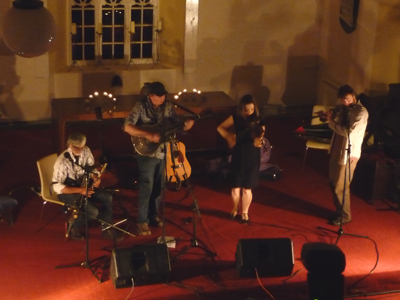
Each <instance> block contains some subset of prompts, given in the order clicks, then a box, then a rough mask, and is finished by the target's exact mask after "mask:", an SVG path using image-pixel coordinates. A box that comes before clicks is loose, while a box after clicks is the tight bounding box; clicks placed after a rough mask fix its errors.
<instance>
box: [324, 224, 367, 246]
mask: <svg viewBox="0 0 400 300" xmlns="http://www.w3.org/2000/svg"><path fill="white" fill-rule="evenodd" d="M317 229H319V230H323V231H329V232H333V233H336V234H337V235H338V237H337V239H336V242H335V245H336V244H337V243H338V241H339V238H340V237H341V236H342V235H347V236H354V237H359V238H366V239H368V236H366V235H360V234H353V233H344V231H343V228H342V226H341V225H340V226H339V229H338V230H337V231H335V230H332V229H328V228H324V227H321V226H317Z"/></svg>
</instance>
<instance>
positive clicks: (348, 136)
mask: <svg viewBox="0 0 400 300" xmlns="http://www.w3.org/2000/svg"><path fill="white" fill-rule="evenodd" d="M344 113H346V114H347V115H346V130H347V148H346V154H347V156H346V168H345V171H344V179H343V194H342V205H341V211H340V224H339V229H338V230H337V231H334V230H332V229H327V228H324V227H321V226H317V228H318V229H320V230H324V231H329V232H333V233H336V234H337V235H338V237H337V239H336V242H335V245H336V244H337V243H338V242H339V239H340V237H341V236H342V235H348V236H355V237H360V238H368V236H365V235H359V234H352V233H345V232H344V230H343V210H344V206H345V202H346V181H347V178H348V180H349V182H351V178H350V175H351V174H350V173H351V171H350V170H351V166H350V164H351V162H350V154H351V150H350V149H351V143H350V117H349V113H350V107H348V108H347V111H345V110H342V114H344ZM341 117H342V118H343V115H342V116H341ZM349 192H350V191H349ZM349 196H350V193H349Z"/></svg>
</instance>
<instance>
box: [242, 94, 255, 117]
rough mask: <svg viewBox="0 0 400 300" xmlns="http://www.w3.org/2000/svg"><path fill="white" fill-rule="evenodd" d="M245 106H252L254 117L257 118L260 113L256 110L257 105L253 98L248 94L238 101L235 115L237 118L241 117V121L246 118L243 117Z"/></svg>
mask: <svg viewBox="0 0 400 300" xmlns="http://www.w3.org/2000/svg"><path fill="white" fill-rule="evenodd" d="M247 104H253V105H254V116H255V117H258V116H259V115H260V111H259V109H258V105H257V103H256V101H255V100H254V98H253V96H252V95H250V94H247V95H244V96H243V97H242V98H241V99H240V101H239V105H238V108H237V114H238V115H239V116H241V117H242V118H243V119H245V118H246V116H245V114H244V113H245V109H246V105H247Z"/></svg>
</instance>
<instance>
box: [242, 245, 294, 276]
mask: <svg viewBox="0 0 400 300" xmlns="http://www.w3.org/2000/svg"><path fill="white" fill-rule="evenodd" d="M293 266H294V260H293V243H292V240H291V239H289V238H269V239H240V240H239V242H238V244H237V246H236V269H237V270H238V272H239V276H240V277H256V271H255V270H257V273H258V276H259V277H282V276H290V275H291V274H292V270H293Z"/></svg>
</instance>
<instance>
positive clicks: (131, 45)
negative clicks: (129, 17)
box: [126, 21, 137, 70]
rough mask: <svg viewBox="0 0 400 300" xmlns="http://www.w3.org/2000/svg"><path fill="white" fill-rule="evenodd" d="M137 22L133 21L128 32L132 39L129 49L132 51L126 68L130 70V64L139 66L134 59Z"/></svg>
mask: <svg viewBox="0 0 400 300" xmlns="http://www.w3.org/2000/svg"><path fill="white" fill-rule="evenodd" d="M135 29H136V28H135V22H134V21H132V22H131V26H130V28H129V30H128V34H129V39H130V43H129V50H130V52H129V57H130V58H129V61H128V64H127V65H126V69H127V70H128V69H129V67H130V65H131V64H132V65H134V66H135V68H137V66H136V64H135V62H134V61H133V43H134V41H135V40H134V37H135Z"/></svg>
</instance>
